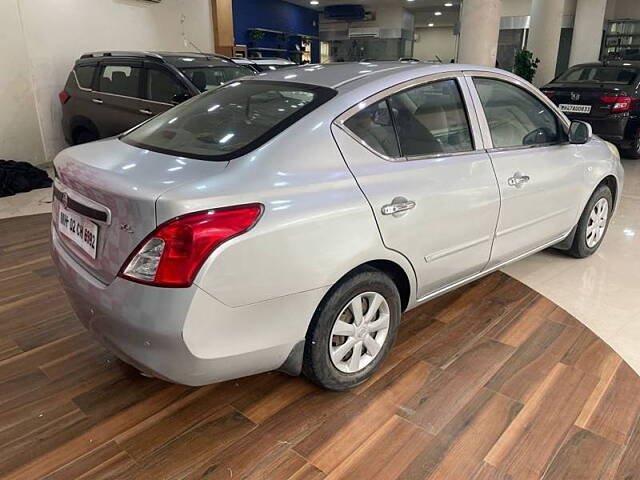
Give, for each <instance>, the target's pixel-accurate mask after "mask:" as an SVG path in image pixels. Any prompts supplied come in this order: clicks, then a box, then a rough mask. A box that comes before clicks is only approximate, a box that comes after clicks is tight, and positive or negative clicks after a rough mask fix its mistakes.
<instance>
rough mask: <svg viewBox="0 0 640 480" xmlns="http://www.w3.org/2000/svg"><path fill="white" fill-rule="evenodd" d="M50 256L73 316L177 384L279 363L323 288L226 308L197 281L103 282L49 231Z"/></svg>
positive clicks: (300, 335)
mask: <svg viewBox="0 0 640 480" xmlns="http://www.w3.org/2000/svg"><path fill="white" fill-rule="evenodd" d="M52 256H53V259H54V262H55V264H56V266H57V268H58V271H59V274H60V278H61V280H62V283H63V285H64V288H65V290H66V292H67V294H68V297H69V299H70V301H71V304H72V306H73V309H74V310H75V312H76V314H77V316H78V318H79V319H80V320H81V321H82V323H83V324H84V325H85V326H86V328H87V329H88V330H89V331H90V332H91V333H92V334H93V335H94V336H95V337H96V339H98V341H100V342H101V343H102V344H103V345H105V346H106V347H107V348H108V349H109V350H111V351H112V352H113V353H114V354H116V355H117V356H118V357H119V358H121V359H122V360H123V361H125V362H127V363H129V364H131V365H133V366H134V367H136V368H138V369H139V370H141V371H143V372H145V373H148V374H151V375H153V376H156V377H158V378H162V379H165V380H169V381H171V382H175V383H182V384H186V385H194V386H195V385H205V384H208V383H214V382H219V381H223V380H228V379H230V378H238V377H243V376H247V375H252V374H255V373H260V372H265V371H269V370H275V369H278V368H279V367H280V366H282V365H283V364H284V363H285V361H286V359H287V357H288V355H289V353H290V352H291V351H292V349H293V347H294V346H295V345H296V343H298V342H299V341H301V340H303V339H304V336H305V333H306V329H307V326H308V323H309V320H310V318H311V316H310V315H309V316H308V318H307V317H305V315H306V313H308V312H309V311H310V312H311V314H312V313H313V310H314V309H315V306H317V304H318V303H316V301H317V302H319V299H320V298H321V297H322V295H323V294H324V293H323V292H322V291H313V292H305V293H302V294H298V295H291V296H288V297H282V298H280V299H275V300H271V301H267V302H261V303H259V304H254V305H248V306H245V307H238V308H231V307H228V306H226V305H224V304H222V303H221V302H219V301H218V300H216V299H215V298H213V297H212V296H210V295H209V294H207V293H206V292H204V291H203V290H201V289H200V288H198V287H197V286H195V285H193V286H192V287H190V288H185V289H166V288H157V287H150V286H147V285H141V284H137V283H134V282H130V281H127V280H124V279H122V278H116V279H115V280H114V281H113V282H112V283H111V284H109V285H105V284H102V283H101V282H99V281H98V280H97V279H95V278H94V277H93V276H91V275H90V274H89V273H88V272H87V271H86V270H85V269H84V268H83V267H82V266H80V265H79V264H78V263H77V262H76V261H75V260H74V259H73V258H71V257H70V256H69V255H68V254H67V253H66V251H65V250H64V248H63V247H62V245H61V244H60V239H59V238H58V235H57V234H56V232H55V231H54V230H52Z"/></svg>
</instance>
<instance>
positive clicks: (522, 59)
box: [513, 50, 540, 82]
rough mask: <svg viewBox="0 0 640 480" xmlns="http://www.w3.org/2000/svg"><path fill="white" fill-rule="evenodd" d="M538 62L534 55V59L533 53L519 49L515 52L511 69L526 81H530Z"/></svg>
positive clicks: (534, 74)
mask: <svg viewBox="0 0 640 480" xmlns="http://www.w3.org/2000/svg"><path fill="white" fill-rule="evenodd" d="M539 63H540V59H539V58H538V57H536V58H535V60H534V58H533V53H532V52H530V51H529V50H519V51H518V53H516V58H515V63H514V68H513V71H514V73H515V74H516V75H519V76H521V77H522V78H524V79H525V80H527V81H528V82H532V81H533V77H535V76H536V70H537V69H538V64H539Z"/></svg>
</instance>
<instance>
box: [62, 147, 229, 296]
mask: <svg viewBox="0 0 640 480" xmlns="http://www.w3.org/2000/svg"><path fill="white" fill-rule="evenodd" d="M54 165H55V169H56V180H55V185H54V188H55V190H54V196H55V200H54V205H53V224H54V228H55V230H56V232H57V233H58V236H59V237H60V240H61V242H62V244H63V245H64V248H65V250H67V251H68V252H69V254H70V255H72V256H73V257H74V258H75V259H76V260H77V261H78V262H79V263H81V264H82V265H83V266H84V267H85V268H86V269H87V270H88V271H89V272H91V274H93V275H94V276H95V277H96V278H97V279H99V280H100V281H101V282H103V283H107V284H108V283H110V282H112V281H113V279H114V278H115V277H116V275H117V274H118V271H119V270H120V268H121V267H122V265H123V263H124V262H125V261H126V259H127V258H128V257H129V255H130V254H131V252H132V251H133V250H134V248H136V247H137V246H138V244H139V243H140V242H141V241H142V240H143V239H144V238H145V237H146V236H147V235H148V234H149V233H151V232H152V231H153V230H154V229H155V228H156V226H157V224H156V200H157V199H158V197H160V195H162V194H163V193H164V192H166V191H168V190H170V189H172V188H175V187H177V186H180V185H183V184H185V183H189V182H193V181H196V180H198V179H202V178H205V177H210V176H213V175H216V174H217V173H219V172H222V171H223V170H224V169H225V167H226V166H227V165H228V162H210V161H204V160H193V159H187V158H183V157H177V156H173V155H165V154H162V153H156V152H151V151H149V150H144V149H141V148H137V147H133V146H131V145H127V144H125V143H123V142H121V141H120V140H117V139H110V140H105V141H100V142H94V143H90V144H86V145H80V146H77V147H73V148H70V149H67V150H65V151H63V152H62V153H60V154H59V155H58V157H56V159H55V161H54ZM64 203H66V207H65V206H64ZM61 207H62V208H65V209H66V211H71V213H72V214H76V215H80V217H81V218H82V220H83V221H90V222H92V223H94V224H95V225H97V227H98V230H97V232H98V237H97V242H95V248H96V258H95V259H94V258H92V257H91V255H90V254H88V253H87V252H86V251H84V250H83V249H82V248H81V247H80V246H79V245H77V244H76V243H75V242H74V241H72V240H71V239H70V237H69V234H68V231H66V230H65V231H66V232H67V234H66V235H65V234H64V233H63V232H61V228H60V226H59V222H60V220H59V219H60V210H61Z"/></svg>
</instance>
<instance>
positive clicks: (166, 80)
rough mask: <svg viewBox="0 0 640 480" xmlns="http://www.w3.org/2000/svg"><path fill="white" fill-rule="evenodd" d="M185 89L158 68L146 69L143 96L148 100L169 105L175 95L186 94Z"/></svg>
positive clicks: (171, 76) (167, 73) (172, 77)
mask: <svg viewBox="0 0 640 480" xmlns="http://www.w3.org/2000/svg"><path fill="white" fill-rule="evenodd" d="M187 93H188V92H187V89H186V87H185V86H184V85H183V84H181V83H180V82H179V81H178V79H176V78H175V76H173V75H171V74H170V73H169V72H167V71H164V70H160V69H158V68H149V69H147V83H146V86H145V96H146V98H147V99H149V100H153V101H154V102H161V103H171V102H172V101H173V100H174V97H176V96H177V95H184V94H187Z"/></svg>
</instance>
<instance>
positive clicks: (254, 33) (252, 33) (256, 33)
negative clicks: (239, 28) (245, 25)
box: [249, 30, 264, 47]
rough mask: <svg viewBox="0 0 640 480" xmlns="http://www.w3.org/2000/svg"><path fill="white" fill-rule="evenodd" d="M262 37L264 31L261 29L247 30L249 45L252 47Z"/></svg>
mask: <svg viewBox="0 0 640 480" xmlns="http://www.w3.org/2000/svg"><path fill="white" fill-rule="evenodd" d="M263 38H264V32H263V31H261V30H249V39H250V40H251V41H250V42H249V46H251V47H253V46H255V45H256V44H257V42H259V41H260V40H262V39H263Z"/></svg>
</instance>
